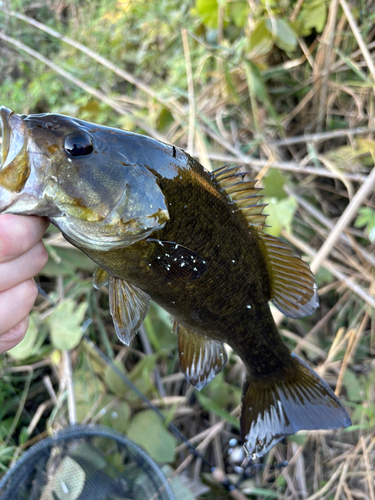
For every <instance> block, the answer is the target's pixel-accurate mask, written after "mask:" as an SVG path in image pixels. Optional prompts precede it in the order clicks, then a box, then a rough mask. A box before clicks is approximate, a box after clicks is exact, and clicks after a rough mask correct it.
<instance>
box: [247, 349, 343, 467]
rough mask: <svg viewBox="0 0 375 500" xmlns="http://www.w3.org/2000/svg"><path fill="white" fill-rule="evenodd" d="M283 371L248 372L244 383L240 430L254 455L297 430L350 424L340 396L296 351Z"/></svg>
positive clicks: (261, 452) (268, 448) (264, 451)
mask: <svg viewBox="0 0 375 500" xmlns="http://www.w3.org/2000/svg"><path fill="white" fill-rule="evenodd" d="M291 356H292V359H291V363H289V364H288V366H287V368H286V369H285V370H284V373H283V374H281V376H280V374H279V375H278V376H274V377H270V376H269V375H265V376H264V377H260V376H257V377H256V376H254V377H253V376H251V377H250V376H247V377H246V378H245V381H244V385H243V396H242V413H241V434H242V439H243V443H244V446H245V449H246V451H247V452H248V453H249V454H250V455H251V456H252V458H256V457H261V456H263V455H264V454H265V453H266V452H267V451H268V450H270V449H271V448H272V447H273V446H274V445H275V444H276V443H278V442H279V441H280V440H281V439H283V438H284V437H285V436H288V435H290V434H295V433H296V432H297V431H299V430H301V429H304V430H317V429H337V428H340V427H348V426H349V425H351V421H350V418H349V415H348V414H347V413H346V411H345V409H344V407H343V406H342V404H341V403H340V401H339V399H338V398H337V396H336V395H335V394H334V392H333V391H332V389H331V388H330V387H329V386H328V384H327V383H326V382H324V380H323V379H321V378H320V377H319V375H317V374H316V373H315V372H314V371H313V370H312V369H311V368H310V367H309V366H308V365H307V364H306V363H305V362H304V361H302V359H300V358H299V357H298V356H297V355H296V354H294V353H292V354H291Z"/></svg>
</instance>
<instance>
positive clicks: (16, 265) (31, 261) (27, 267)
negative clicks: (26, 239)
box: [0, 241, 48, 292]
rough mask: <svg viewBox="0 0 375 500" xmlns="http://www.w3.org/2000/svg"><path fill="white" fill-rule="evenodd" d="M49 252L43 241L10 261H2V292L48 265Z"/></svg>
mask: <svg viewBox="0 0 375 500" xmlns="http://www.w3.org/2000/svg"><path fill="white" fill-rule="evenodd" d="M47 260H48V252H47V250H46V248H45V246H44V245H43V243H42V242H41V241H39V242H38V243H37V244H36V245H35V246H34V247H33V248H31V250H29V251H28V252H26V253H24V254H23V255H21V256H20V257H18V258H17V259H14V260H11V261H10V262H3V263H0V292H3V291H5V290H9V289H10V288H13V287H14V286H16V285H18V284H19V283H22V282H24V281H27V280H28V279H30V278H32V277H33V276H35V275H36V274H38V273H39V271H40V270H41V269H42V268H43V267H44V266H45V265H46V263H47Z"/></svg>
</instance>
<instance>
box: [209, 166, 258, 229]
mask: <svg viewBox="0 0 375 500" xmlns="http://www.w3.org/2000/svg"><path fill="white" fill-rule="evenodd" d="M241 167H242V165H237V166H235V167H230V166H228V165H227V166H225V167H222V168H219V169H217V170H215V172H214V173H213V174H214V177H215V180H216V181H217V182H218V183H219V184H220V187H221V188H222V189H223V190H224V191H225V193H226V194H227V196H228V197H229V198H230V199H231V200H232V201H233V202H234V203H235V204H236V205H237V207H238V209H239V210H241V212H242V213H243V214H244V216H245V217H246V220H247V222H248V223H249V224H250V225H251V226H254V227H256V228H259V229H263V227H264V226H265V220H266V217H267V215H263V213H262V212H263V210H264V207H266V206H267V205H266V204H258V202H259V201H260V200H261V198H262V197H263V196H262V195H260V194H259V191H260V190H261V188H256V187H255V184H256V183H257V180H256V179H252V180H245V177H246V176H247V175H248V172H238V171H239V169H240V168H241Z"/></svg>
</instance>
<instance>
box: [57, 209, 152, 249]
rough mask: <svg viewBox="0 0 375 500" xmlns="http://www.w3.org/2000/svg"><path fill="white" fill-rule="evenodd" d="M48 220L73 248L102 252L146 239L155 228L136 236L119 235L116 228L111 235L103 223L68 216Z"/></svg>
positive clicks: (145, 230)
mask: <svg viewBox="0 0 375 500" xmlns="http://www.w3.org/2000/svg"><path fill="white" fill-rule="evenodd" d="M48 218H49V219H50V221H51V222H52V224H54V225H55V226H56V227H57V228H58V229H60V231H61V232H62V233H63V235H64V236H66V237H67V239H68V241H70V242H71V243H72V244H74V245H75V246H78V247H80V248H82V249H87V250H99V251H104V252H105V251H109V250H114V249H117V248H126V247H128V246H130V245H132V244H133V243H135V242H137V241H140V240H142V239H145V238H147V237H148V236H149V235H150V234H151V233H152V232H153V231H154V230H155V228H149V229H144V230H142V231H138V232H137V233H136V234H126V235H124V234H120V235H119V234H118V229H117V228H113V233H111V232H110V231H108V227H106V224H104V223H103V221H100V222H87V221H85V220H82V219H78V218H74V217H71V216H69V215H63V216H59V217H50V216H49V217H48ZM115 231H116V232H115Z"/></svg>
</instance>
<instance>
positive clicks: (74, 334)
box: [48, 299, 87, 351]
mask: <svg viewBox="0 0 375 500" xmlns="http://www.w3.org/2000/svg"><path fill="white" fill-rule="evenodd" d="M86 309H87V303H86V302H83V303H81V304H79V305H78V307H77V304H76V302H75V301H74V300H72V299H68V300H65V301H63V302H61V303H60V304H59V305H58V306H57V307H56V308H55V309H54V311H53V313H52V314H51V315H50V316H49V317H48V323H49V325H50V331H51V341H52V344H53V345H54V346H55V347H56V348H57V349H60V350H61V351H68V350H70V349H74V348H75V347H77V345H78V344H79V342H80V340H81V338H82V335H83V330H82V321H83V318H84V316H85V313H86Z"/></svg>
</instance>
